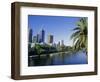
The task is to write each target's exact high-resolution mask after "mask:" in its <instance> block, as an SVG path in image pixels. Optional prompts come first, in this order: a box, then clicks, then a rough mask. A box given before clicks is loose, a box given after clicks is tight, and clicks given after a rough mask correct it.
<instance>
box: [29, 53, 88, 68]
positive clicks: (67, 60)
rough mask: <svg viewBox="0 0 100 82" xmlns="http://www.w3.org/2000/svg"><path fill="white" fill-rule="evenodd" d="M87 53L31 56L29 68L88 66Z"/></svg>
mask: <svg viewBox="0 0 100 82" xmlns="http://www.w3.org/2000/svg"><path fill="white" fill-rule="evenodd" d="M87 59H88V58H87V55H86V53H85V52H82V51H79V52H77V53H70V54H69V53H66V52H65V53H53V54H48V55H46V54H45V55H41V56H40V57H39V56H31V57H29V58H28V66H50V65H75V64H88V62H87V61H88V60H87Z"/></svg>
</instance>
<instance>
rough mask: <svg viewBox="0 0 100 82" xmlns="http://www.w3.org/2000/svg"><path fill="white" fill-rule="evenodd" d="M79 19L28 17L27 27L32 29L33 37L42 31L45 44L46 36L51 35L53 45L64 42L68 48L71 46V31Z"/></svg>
mask: <svg viewBox="0 0 100 82" xmlns="http://www.w3.org/2000/svg"><path fill="white" fill-rule="evenodd" d="M80 19H81V17H67V16H46V15H44V16H43V15H29V16H28V27H29V28H32V29H33V36H35V35H36V34H37V33H39V31H40V30H41V29H44V30H45V42H47V36H48V35H49V34H51V35H53V36H54V43H58V41H61V40H64V44H65V45H66V46H69V45H72V40H71V39H70V36H71V35H72V33H73V31H72V29H73V28H75V27H76V23H77V22H78V21H79V20H80Z"/></svg>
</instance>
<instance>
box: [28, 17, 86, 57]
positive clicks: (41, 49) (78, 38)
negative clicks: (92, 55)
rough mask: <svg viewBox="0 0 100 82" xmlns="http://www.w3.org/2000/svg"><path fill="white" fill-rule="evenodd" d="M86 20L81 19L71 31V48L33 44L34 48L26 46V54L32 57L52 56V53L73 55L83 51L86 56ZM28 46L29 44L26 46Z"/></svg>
mask: <svg viewBox="0 0 100 82" xmlns="http://www.w3.org/2000/svg"><path fill="white" fill-rule="evenodd" d="M87 25H88V24H87V19H86V18H81V19H80V20H79V21H78V22H77V24H76V27H75V28H74V29H73V30H72V31H73V34H72V35H71V39H72V40H73V46H65V45H62V46H57V47H55V46H52V45H49V44H47V43H43V44H40V43H34V47H30V46H28V50H29V51H28V54H29V56H32V55H36V54H37V55H38V56H40V55H42V54H53V53H60V52H63V53H64V52H68V53H75V52H78V51H85V52H86V55H87V47H88V46H87V44H88V43H87V42H88V41H87V38H88V37H87V34H88V31H87ZM28 45H30V44H28Z"/></svg>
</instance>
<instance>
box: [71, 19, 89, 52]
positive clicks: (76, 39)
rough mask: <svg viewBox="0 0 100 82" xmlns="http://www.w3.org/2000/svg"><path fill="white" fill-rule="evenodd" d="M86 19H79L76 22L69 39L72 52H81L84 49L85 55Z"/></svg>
mask: <svg viewBox="0 0 100 82" xmlns="http://www.w3.org/2000/svg"><path fill="white" fill-rule="evenodd" d="M87 26H88V23H87V18H81V19H80V20H79V21H78V22H77V27H76V28H74V29H73V31H74V33H73V34H72V36H71V39H73V47H74V50H77V51H78V50H81V49H85V51H86V53H87V38H88V37H87V34H88V31H87Z"/></svg>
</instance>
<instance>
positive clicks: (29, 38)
mask: <svg viewBox="0 0 100 82" xmlns="http://www.w3.org/2000/svg"><path fill="white" fill-rule="evenodd" d="M32 32H33V31H32V29H29V36H28V40H29V42H30V43H32Z"/></svg>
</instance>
